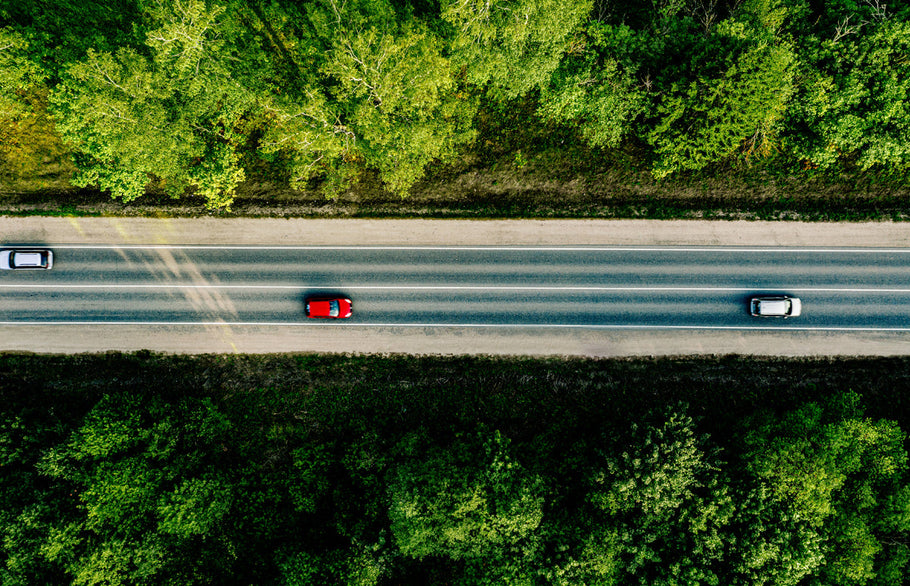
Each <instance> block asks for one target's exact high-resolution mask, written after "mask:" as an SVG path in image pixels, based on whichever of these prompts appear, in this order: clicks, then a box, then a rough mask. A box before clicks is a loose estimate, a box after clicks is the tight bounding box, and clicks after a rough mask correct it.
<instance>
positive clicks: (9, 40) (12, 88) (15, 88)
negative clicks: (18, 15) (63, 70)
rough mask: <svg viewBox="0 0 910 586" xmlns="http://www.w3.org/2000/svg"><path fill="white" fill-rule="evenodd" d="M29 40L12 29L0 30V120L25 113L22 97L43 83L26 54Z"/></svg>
mask: <svg viewBox="0 0 910 586" xmlns="http://www.w3.org/2000/svg"><path fill="white" fill-rule="evenodd" d="M28 46H29V43H28V40H27V39H26V38H25V37H24V36H23V35H22V34H20V33H18V32H16V31H15V30H13V29H12V28H9V27H4V28H0V119H3V118H9V117H12V116H14V115H16V114H20V113H21V112H23V110H24V109H25V108H24V105H23V104H22V102H21V95H22V94H23V93H24V92H25V90H26V89H28V88H29V87H31V86H34V85H35V84H38V83H40V82H41V81H42V76H41V74H40V72H39V70H38V68H37V66H36V65H35V64H34V63H32V61H31V60H30V59H29V58H28V56H27V54H26V49H28Z"/></svg>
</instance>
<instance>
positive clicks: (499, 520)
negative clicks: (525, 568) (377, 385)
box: [388, 432, 543, 565]
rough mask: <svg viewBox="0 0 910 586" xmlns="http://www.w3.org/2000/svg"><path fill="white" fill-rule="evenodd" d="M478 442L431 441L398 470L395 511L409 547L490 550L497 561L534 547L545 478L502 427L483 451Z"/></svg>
mask: <svg viewBox="0 0 910 586" xmlns="http://www.w3.org/2000/svg"><path fill="white" fill-rule="evenodd" d="M410 441H416V440H415V439H414V438H412V439H411V440H410ZM472 443H473V442H466V441H465V440H464V439H461V440H460V441H459V442H458V443H457V444H456V445H453V446H450V447H449V448H447V449H443V448H430V449H428V450H427V451H426V453H425V454H424V455H422V457H421V458H419V459H418V458H413V459H410V460H408V461H405V462H403V463H402V464H400V465H398V466H397V467H396V469H395V470H394V473H393V476H392V479H391V483H390V484H389V489H388V490H389V499H390V502H391V506H390V509H389V518H390V519H391V521H392V533H393V535H394V536H395V542H396V543H397V544H398V547H399V548H400V549H401V551H402V553H404V554H405V555H408V556H411V557H416V558H423V557H426V556H447V557H449V558H451V559H454V560H462V559H468V558H490V562H491V563H493V565H495V564H496V562H498V561H501V559H502V558H503V557H508V556H509V555H520V553H519V552H522V551H526V550H527V549H528V548H529V547H531V548H532V547H533V544H534V541H535V532H536V530H537V528H538V526H539V525H540V523H541V520H542V518H543V511H542V505H543V494H542V485H541V480H540V479H539V478H536V477H534V476H533V475H531V474H529V473H528V472H527V471H526V470H525V469H524V468H523V467H522V466H521V464H520V463H519V462H517V461H516V460H515V457H514V456H513V455H512V454H511V453H510V449H509V443H508V441H507V440H506V439H505V438H503V437H502V436H501V435H500V434H499V433H498V432H497V433H495V434H493V436H492V437H488V438H486V439H485V441H484V442H483V444H482V450H483V451H482V452H479V453H477V452H472V449H471V448H472V445H471V444H472Z"/></svg>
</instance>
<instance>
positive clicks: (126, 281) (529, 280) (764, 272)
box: [0, 243, 910, 331]
mask: <svg viewBox="0 0 910 586" xmlns="http://www.w3.org/2000/svg"><path fill="white" fill-rule="evenodd" d="M24 244H28V243H23V244H21V245H24ZM21 245H10V244H7V245H5V246H21ZM45 246H46V247H48V248H51V249H52V250H53V251H54V257H55V258H54V261H55V262H54V268H53V269H52V270H50V271H0V296H2V303H0V323H2V324H4V325H13V324H89V323H92V324H97V323H106V324H115V323H132V324H137V323H143V324H157V325H167V324H194V323H196V324H213V323H217V324H269V325H272V324H273V325H276V326H287V325H305V326H311V327H327V326H359V327H371V326H372V327H390V326H394V327H401V326H420V327H426V326H443V327H445V326H460V327H464V326H470V327H484V328H490V327H506V328H522V327H547V328H552V327H565V328H591V329H611V328H612V329H627V328H629V329H651V328H655V329H676V328H684V329H800V330H808V331H820V330H830V331H839V330H853V329H858V330H866V331H876V330H881V331H910V249H902V248H897V249H868V248H867V249H853V248H844V249H833V248H813V249H781V248H730V247H724V248H721V247H442V246H420V247H402V246H366V247H354V246H352V247H342V246H312V247H307V246H300V247H265V246H263V247H253V246H234V247H232V246H217V247H216V246H211V247H210V246H103V245H64V244H61V245H54V244H48V245H45ZM326 294H333V295H334V294H338V295H344V296H348V297H350V298H351V299H352V300H353V302H354V315H353V317H352V318H351V319H350V320H344V321H338V322H323V321H315V320H307V319H305V317H304V316H303V300H304V298H306V297H307V296H310V295H326ZM756 294H789V295H793V296H797V297H800V298H801V299H802V301H803V315H802V316H801V317H798V318H793V319H789V320H772V319H757V318H752V317H751V316H749V315H748V311H747V300H748V298H749V297H751V296H753V295H756Z"/></svg>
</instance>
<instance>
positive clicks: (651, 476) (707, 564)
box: [582, 413, 734, 585]
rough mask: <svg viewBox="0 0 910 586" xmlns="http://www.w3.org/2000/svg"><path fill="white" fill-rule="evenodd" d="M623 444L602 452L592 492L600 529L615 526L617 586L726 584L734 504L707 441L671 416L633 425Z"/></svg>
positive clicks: (612, 538)
mask: <svg viewBox="0 0 910 586" xmlns="http://www.w3.org/2000/svg"><path fill="white" fill-rule="evenodd" d="M623 444H625V445H626V446H628V447H627V448H626V449H621V450H619V449H616V448H617V446H614V445H610V444H608V445H609V446H610V447H609V448H607V449H606V450H604V451H603V452H602V455H601V458H602V460H601V462H600V465H599V466H598V467H597V468H595V469H594V470H592V476H591V478H590V483H591V484H590V486H591V488H590V491H589V494H588V501H589V502H590V504H591V505H592V507H593V511H595V514H596V515H597V519H598V523H597V524H598V525H599V524H603V525H605V526H607V527H611V528H612V532H611V533H612V535H610V537H609V538H608V539H606V540H605V541H606V543H607V544H609V546H610V547H615V560H616V562H615V565H614V566H613V567H610V568H609V570H610V573H611V574H615V575H616V578H617V579H616V583H618V584H633V583H638V584H667V585H671V584H720V583H723V580H722V576H723V574H722V571H723V568H724V567H725V566H724V563H723V562H724V561H725V560H724V557H725V551H726V549H727V548H728V547H729V544H730V535H729V524H730V521H731V519H732V516H733V513H734V503H733V499H732V498H731V495H730V494H729V491H728V489H727V487H726V483H725V482H724V480H723V478H722V477H721V476H720V475H719V474H718V471H719V468H718V465H719V462H718V461H717V460H716V456H715V455H714V454H713V453H712V451H713V450H711V448H710V447H709V445H708V444H707V438H706V437H701V436H699V435H697V434H696V433H695V430H694V422H693V420H692V419H691V418H690V417H688V416H687V415H684V414H682V413H668V414H667V415H666V416H665V420H664V421H663V422H659V423H655V424H647V425H642V426H639V425H637V424H636V425H633V426H632V429H631V434H630V435H629V436H628V437H627V438H626V439H625V441H623ZM614 450H615V451H614ZM614 543H615V545H613V544H614ZM582 559H584V558H582ZM604 583H610V582H608V581H605V582H604Z"/></svg>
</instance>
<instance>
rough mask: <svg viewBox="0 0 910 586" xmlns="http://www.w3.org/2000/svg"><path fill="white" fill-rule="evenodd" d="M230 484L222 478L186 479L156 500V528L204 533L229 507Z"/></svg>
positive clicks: (188, 534) (185, 535)
mask: <svg viewBox="0 0 910 586" xmlns="http://www.w3.org/2000/svg"><path fill="white" fill-rule="evenodd" d="M231 501H232V495H231V488H230V484H229V483H228V482H226V481H225V480H224V479H222V478H217V477H208V478H188V479H185V480H184V481H183V482H181V483H180V484H179V485H178V486H176V487H175V488H174V490H173V491H171V492H170V493H169V494H166V495H163V496H161V497H159V499H158V506H157V515H158V518H159V521H158V531H160V532H162V533H171V534H174V535H179V536H181V537H189V536H191V535H206V534H207V533H209V531H211V530H212V528H213V526H214V525H215V524H216V523H218V522H220V521H221V519H222V518H223V517H224V516H225V515H226V514H227V512H228V511H229V510H230V508H231Z"/></svg>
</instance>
